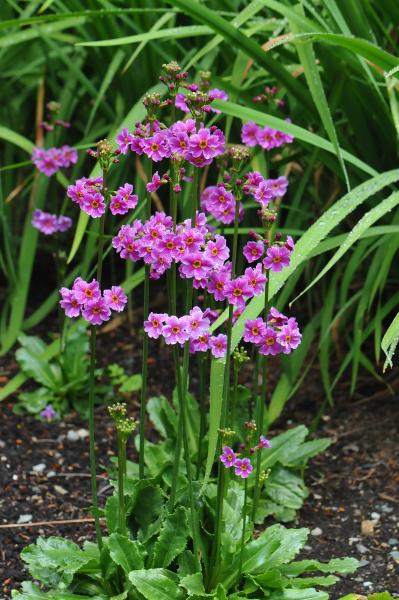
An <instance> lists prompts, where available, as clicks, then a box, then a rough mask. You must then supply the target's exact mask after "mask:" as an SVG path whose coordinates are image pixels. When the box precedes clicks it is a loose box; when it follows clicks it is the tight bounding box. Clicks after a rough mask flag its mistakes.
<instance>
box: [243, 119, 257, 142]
mask: <svg viewBox="0 0 399 600" xmlns="http://www.w3.org/2000/svg"><path fill="white" fill-rule="evenodd" d="M259 130H260V128H259V127H258V125H257V124H256V123H254V122H253V121H249V123H245V125H243V126H242V129H241V141H242V143H243V144H245V145H246V146H256V144H257V143H258V139H257V136H258V132H259Z"/></svg>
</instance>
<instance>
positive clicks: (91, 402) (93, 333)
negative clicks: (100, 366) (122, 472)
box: [89, 325, 103, 552]
mask: <svg viewBox="0 0 399 600" xmlns="http://www.w3.org/2000/svg"><path fill="white" fill-rule="evenodd" d="M96 335H97V329H96V326H95V325H91V326H90V379H89V453H90V478H91V495H92V502H93V513H94V526H95V530H96V538H97V544H98V548H99V550H100V552H101V549H102V545H103V543H102V535H101V527H100V518H99V514H98V494H97V468H96V446H95V438H94V401H95V397H94V385H95V376H94V373H95V368H96Z"/></svg>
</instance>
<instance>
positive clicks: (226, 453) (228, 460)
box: [219, 446, 237, 469]
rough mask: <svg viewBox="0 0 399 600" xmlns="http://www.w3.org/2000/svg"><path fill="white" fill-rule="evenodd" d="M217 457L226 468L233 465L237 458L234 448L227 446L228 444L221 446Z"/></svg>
mask: <svg viewBox="0 0 399 600" xmlns="http://www.w3.org/2000/svg"><path fill="white" fill-rule="evenodd" d="M219 458H220V461H221V462H222V463H223V465H224V466H225V467H226V469H228V468H230V467H233V466H234V463H235V461H236V460H237V457H236V454H235V452H234V450H232V449H231V448H229V446H224V447H223V448H222V454H221V455H220V456H219Z"/></svg>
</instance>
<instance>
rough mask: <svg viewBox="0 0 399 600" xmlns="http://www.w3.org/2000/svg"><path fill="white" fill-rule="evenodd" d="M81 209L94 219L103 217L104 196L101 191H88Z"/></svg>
mask: <svg viewBox="0 0 399 600" xmlns="http://www.w3.org/2000/svg"><path fill="white" fill-rule="evenodd" d="M81 209H82V210H83V211H84V212H85V213H87V214H88V215H89V216H90V217H93V219H97V218H99V217H102V216H103V214H104V213H105V201H104V196H103V195H102V194H100V192H94V193H88V194H86V195H85V196H84V198H83V202H82V204H81Z"/></svg>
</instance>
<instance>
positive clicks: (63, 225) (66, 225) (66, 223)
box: [58, 215, 72, 232]
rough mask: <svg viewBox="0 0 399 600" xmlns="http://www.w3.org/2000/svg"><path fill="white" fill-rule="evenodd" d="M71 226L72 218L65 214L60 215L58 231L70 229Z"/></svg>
mask: <svg viewBox="0 0 399 600" xmlns="http://www.w3.org/2000/svg"><path fill="white" fill-rule="evenodd" d="M71 227H72V219H70V218H69V217H64V216H63V215H60V216H59V217H58V231H61V232H64V231H68V229H70V228H71Z"/></svg>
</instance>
